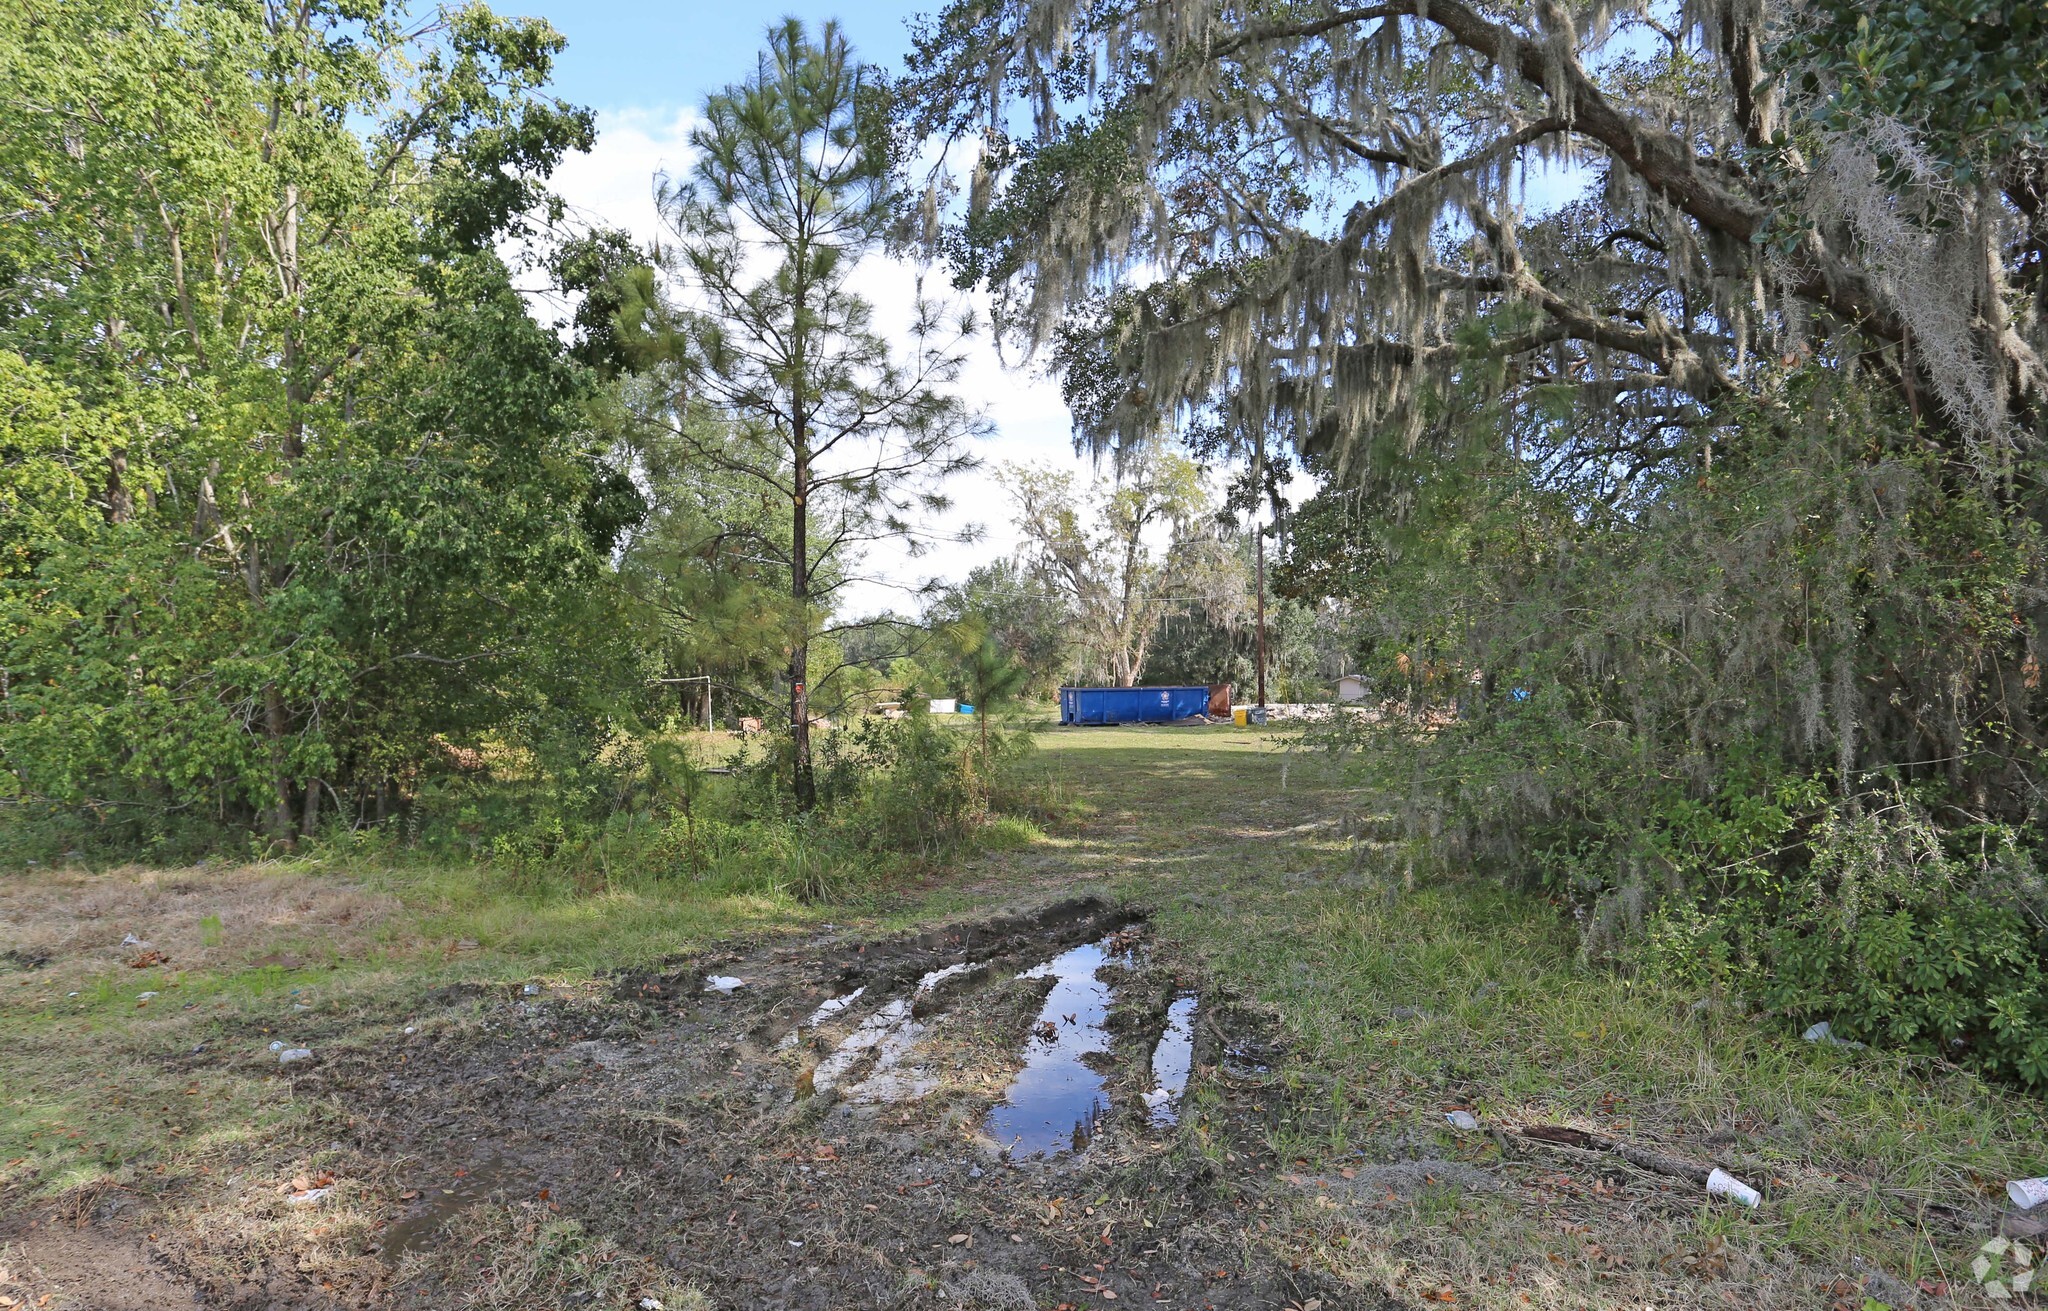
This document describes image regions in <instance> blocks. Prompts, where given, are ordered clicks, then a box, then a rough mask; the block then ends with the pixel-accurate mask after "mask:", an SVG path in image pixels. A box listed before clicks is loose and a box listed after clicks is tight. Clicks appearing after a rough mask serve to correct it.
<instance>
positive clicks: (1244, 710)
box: [1230, 706, 1252, 728]
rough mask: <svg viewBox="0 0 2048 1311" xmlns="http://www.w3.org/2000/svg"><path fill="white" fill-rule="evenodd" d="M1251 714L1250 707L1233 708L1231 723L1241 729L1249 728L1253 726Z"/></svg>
mask: <svg viewBox="0 0 2048 1311" xmlns="http://www.w3.org/2000/svg"><path fill="white" fill-rule="evenodd" d="M1251 713H1252V712H1251V709H1250V708H1249V707H1247V706H1237V707H1235V708H1233V709H1232V710H1231V712H1230V722H1231V723H1233V724H1235V725H1237V726H1238V727H1239V728H1247V727H1249V726H1250V724H1251Z"/></svg>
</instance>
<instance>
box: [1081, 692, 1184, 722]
mask: <svg viewBox="0 0 2048 1311" xmlns="http://www.w3.org/2000/svg"><path fill="white" fill-rule="evenodd" d="M1208 713H1209V689H1208V688H1207V687H1206V686H1204V687H1063V688H1061V689H1060V722H1061V723H1062V724H1171V723H1174V722H1175V721H1177V720H1182V719H1200V718H1203V717H1204V716H1206V715H1207V714H1208Z"/></svg>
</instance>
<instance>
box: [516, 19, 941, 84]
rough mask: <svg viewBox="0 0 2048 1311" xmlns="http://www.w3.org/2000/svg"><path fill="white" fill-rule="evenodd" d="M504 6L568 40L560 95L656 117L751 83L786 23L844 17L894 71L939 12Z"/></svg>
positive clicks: (872, 55) (868, 53) (865, 54)
mask: <svg viewBox="0 0 2048 1311" xmlns="http://www.w3.org/2000/svg"><path fill="white" fill-rule="evenodd" d="M498 7H499V8H500V10H501V11H502V12H505V13H515V12H524V13H531V14H534V15H536V16H539V17H544V18H546V19H547V20H548V21H549V22H550V23H552V24H554V26H555V27H556V28H557V29H558V30H559V31H560V32H561V33H562V34H563V35H564V36H566V37H568V38H569V49H568V50H567V51H566V52H564V54H563V55H562V59H561V62H560V63H559V65H558V66H557V69H556V77H555V85H556V87H557V88H558V91H559V94H561V95H562V96H564V97H566V98H567V99H569V100H571V101H574V102H576V103H577V104H582V105H589V106H591V107H593V108H595V109H601V110H602V109H624V108H632V109H640V110H650V109H662V108H683V107H687V106H694V105H697V104H700V103H702V101H703V99H704V97H705V96H706V95H707V94H708V93H710V92H712V91H716V90H718V89H719V88H721V87H723V86H725V85H726V84H727V83H730V82H736V81H738V80H739V79H740V78H742V77H744V76H745V75H746V74H747V73H748V72H749V71H751V69H752V68H753V65H754V57H755V55H756V54H757V53H758V52H759V51H760V49H761V44H762V42H761V36H762V33H763V32H765V31H766V30H767V27H768V24H769V23H771V22H773V21H775V20H776V19H778V18H780V17H783V16H785V15H790V16H794V17H797V18H801V19H803V20H804V22H805V23H807V24H812V25H816V24H820V23H823V22H824V21H825V20H827V19H833V18H836V19H838V20H839V25H840V27H841V28H842V29H844V31H845V32H846V36H847V39H848V40H849V41H851V42H852V43H853V46H854V49H855V50H856V51H858V52H859V53H860V55H861V57H862V58H864V59H867V60H870V61H872V62H875V63H883V64H888V65H890V66H892V67H895V66H896V65H898V63H899V62H900V60H901V58H902V55H903V53H904V51H905V50H907V49H908V48H909V44H910V40H909V34H908V29H907V28H906V27H905V25H904V23H905V20H906V19H908V18H910V17H911V16H912V15H914V14H917V13H921V12H923V13H929V12H931V11H932V10H934V9H936V8H937V4H936V3H921V4H892V3H888V2H887V0H868V2H867V3H852V4H802V3H796V4H783V5H780V6H775V7H763V6H759V5H755V4H751V3H748V0H733V2H731V3H706V0H680V2H679V3H671V4H662V3H658V2H657V3H650V2H647V0H615V2H613V3H601V2H598V0H577V2H576V3H560V4H554V5H540V6H534V5H533V4H532V0H527V2H526V4H525V5H521V4H518V3H507V4H503V5H500V6H498Z"/></svg>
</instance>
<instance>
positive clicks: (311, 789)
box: [299, 778, 321, 838]
mask: <svg viewBox="0 0 2048 1311" xmlns="http://www.w3.org/2000/svg"><path fill="white" fill-rule="evenodd" d="M320 787H321V783H320V780H319V779H317V778H309V779H307V780H306V806H305V811H304V815H305V818H304V820H303V821H302V822H301V823H300V825H299V836H301V837H307V838H310V837H312V836H313V835H314V834H315V833H317V832H319V831H320Z"/></svg>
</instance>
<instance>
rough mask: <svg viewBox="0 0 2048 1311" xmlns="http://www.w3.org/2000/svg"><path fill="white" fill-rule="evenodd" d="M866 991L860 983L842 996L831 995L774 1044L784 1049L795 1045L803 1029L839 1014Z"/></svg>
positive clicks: (864, 986) (814, 1026)
mask: <svg viewBox="0 0 2048 1311" xmlns="http://www.w3.org/2000/svg"><path fill="white" fill-rule="evenodd" d="M866 991H867V987H866V985H862V986H861V987H858V988H855V989H854V990H853V991H852V992H849V993H847V994H846V995H845V996H843V997H833V998H831V999H830V1000H828V1001H825V1002H822V1003H820V1004H819V1006H818V1009H816V1010H814V1011H812V1012H811V1013H810V1016H809V1018H807V1019H805V1020H804V1022H803V1023H802V1024H799V1025H797V1026H796V1027H795V1028H794V1029H791V1030H790V1031H789V1032H788V1033H785V1034H783V1035H782V1041H781V1042H779V1043H777V1044H776V1046H778V1047H781V1048H784V1049H787V1048H790V1047H794V1046H796V1044H797V1039H798V1037H799V1035H801V1034H802V1033H803V1031H804V1030H806V1029H815V1028H817V1027H818V1026H819V1025H821V1024H823V1023H824V1022H825V1021H827V1020H829V1019H831V1018H832V1017H833V1016H835V1015H837V1014H839V1012H841V1011H843V1010H845V1009H846V1008H847V1007H849V1006H851V1005H853V1004H854V1003H855V1002H857V1001H859V1000H860V995H861V994H862V993H864V992H866Z"/></svg>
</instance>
